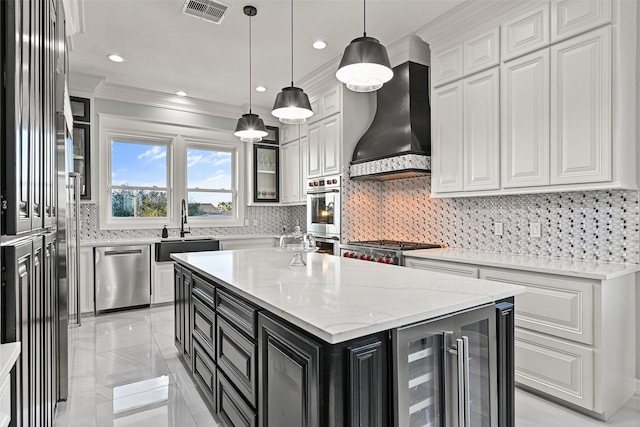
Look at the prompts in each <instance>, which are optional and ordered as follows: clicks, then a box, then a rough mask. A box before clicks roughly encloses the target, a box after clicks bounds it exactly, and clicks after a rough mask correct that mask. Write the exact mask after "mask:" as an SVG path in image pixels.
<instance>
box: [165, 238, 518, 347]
mask: <svg viewBox="0 0 640 427" xmlns="http://www.w3.org/2000/svg"><path fill="white" fill-rule="evenodd" d="M172 258H173V259H175V260H176V261H178V262H180V263H182V264H186V265H188V266H189V267H190V268H191V269H192V270H193V271H196V272H198V273H200V274H202V275H204V276H205V277H208V278H210V279H213V280H215V281H216V282H217V283H220V284H221V285H222V286H225V287H228V288H229V289H230V290H232V291H234V292H235V293H237V294H239V295H241V296H243V297H245V298H246V299H248V300H249V301H252V302H253V303H255V304H256V305H258V306H260V307H262V308H265V309H266V310H268V311H270V312H272V313H274V314H276V315H278V316H280V317H282V318H283V319H285V320H287V321H289V322H291V323H293V324H295V325H297V326H299V327H300V328H302V329H304V330H306V331H307V332H309V333H311V334H313V335H315V336H317V337H319V338H321V339H323V340H324V341H326V342H329V343H331V344H335V343H339V342H344V341H348V340H350V339H353V338H358V337H362V336H366V335H369V334H372V333H376V332H380V331H385V330H387V329H393V328H396V327H400V326H404V325H408V324H411V323H415V322H418V321H422V320H427V319H431V318H435V317H438V316H442V315H445V314H449V313H452V312H456V311H459V310H464V309H467V308H471V307H475V306H479V305H482V304H485V303H490V302H493V301H496V300H500V299H503V298H507V297H511V296H513V295H516V294H520V293H522V292H524V290H525V288H524V287H521V286H515V285H509V284H506V283H499V282H491V281H487V280H480V279H469V278H463V277H457V276H452V275H448V274H440V273H432V272H428V271H423V270H417V269H411V268H405V267H399V266H395V265H381V264H376V263H366V262H363V261H360V260H354V259H348V258H343V257H339V256H333V255H325V254H318V253H311V254H307V255H306V262H307V265H306V266H302V267H290V266H289V262H290V260H291V258H292V254H290V253H284V252H278V251H276V250H275V249H254V250H251V249H248V250H237V251H220V252H197V253H183V254H173V255H172Z"/></svg>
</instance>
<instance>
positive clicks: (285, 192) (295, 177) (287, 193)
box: [280, 139, 302, 204]
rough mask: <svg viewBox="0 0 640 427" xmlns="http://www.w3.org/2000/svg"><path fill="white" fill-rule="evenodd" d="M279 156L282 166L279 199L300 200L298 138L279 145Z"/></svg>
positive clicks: (285, 200)
mask: <svg viewBox="0 0 640 427" xmlns="http://www.w3.org/2000/svg"><path fill="white" fill-rule="evenodd" d="M280 156H281V157H282V166H281V169H280V177H281V180H282V181H281V186H280V188H281V201H282V203H287V204H289V203H298V202H300V190H301V185H300V181H301V179H302V177H301V175H302V174H301V162H300V159H301V158H300V140H299V139H296V140H295V141H292V142H289V143H287V144H283V145H281V146H280Z"/></svg>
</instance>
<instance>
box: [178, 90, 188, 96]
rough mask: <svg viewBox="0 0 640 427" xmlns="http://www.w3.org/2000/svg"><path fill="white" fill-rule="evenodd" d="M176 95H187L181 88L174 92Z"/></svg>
mask: <svg viewBox="0 0 640 427" xmlns="http://www.w3.org/2000/svg"><path fill="white" fill-rule="evenodd" d="M176 95H178V96H187V92H185V91H183V90H179V91H177V92H176Z"/></svg>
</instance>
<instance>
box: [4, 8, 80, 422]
mask: <svg viewBox="0 0 640 427" xmlns="http://www.w3.org/2000/svg"><path fill="white" fill-rule="evenodd" d="M0 20H1V21H0V22H1V23H0V37H1V40H0V46H1V48H0V52H1V55H2V58H1V59H2V60H1V61H0V64H1V65H0V66H1V67H2V69H1V72H2V76H3V81H4V85H2V88H1V89H0V98H1V102H0V138H1V141H0V142H1V144H0V145H1V147H2V148H1V151H0V187H1V200H0V215H1V235H0V245H1V247H2V291H1V293H0V305H1V307H0V311H1V316H0V331H1V340H2V343H9V342H15V341H18V342H20V344H21V354H20V356H19V357H18V360H17V362H16V365H15V366H14V368H13V370H12V371H11V421H10V425H14V426H27V425H28V426H45V427H46V426H53V424H54V416H55V410H56V402H57V401H58V400H59V399H61V398H66V396H64V395H63V394H61V390H60V388H59V384H60V381H61V374H60V371H59V365H58V356H59V352H60V351H61V350H62V351H64V352H65V354H66V348H64V347H63V346H66V342H65V343H64V345H63V346H60V347H62V348H59V343H60V341H59V339H58V338H59V332H60V331H59V328H58V327H57V319H58V274H57V256H56V255H57V238H56V221H57V218H56V198H57V185H56V175H57V167H56V137H57V134H56V105H57V103H56V100H57V99H59V98H61V97H62V93H56V74H59V75H61V76H62V77H64V76H65V75H66V72H67V65H66V64H67V57H66V53H65V38H64V34H65V32H64V25H65V20H64V13H63V11H62V3H61V1H59V0H42V1H19V0H5V1H0ZM62 375H66V370H65V371H64V373H63V374H62ZM65 382H66V381H65Z"/></svg>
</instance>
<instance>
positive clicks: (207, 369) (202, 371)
mask: <svg viewBox="0 0 640 427" xmlns="http://www.w3.org/2000/svg"><path fill="white" fill-rule="evenodd" d="M193 376H194V378H195V379H196V382H197V383H198V385H200V387H201V388H202V390H203V391H204V394H205V396H206V397H207V398H208V400H209V403H210V404H211V405H212V406H215V393H216V365H215V364H214V363H213V360H211V356H210V355H209V353H207V350H205V349H204V348H203V347H201V346H200V344H198V341H194V343H193Z"/></svg>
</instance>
